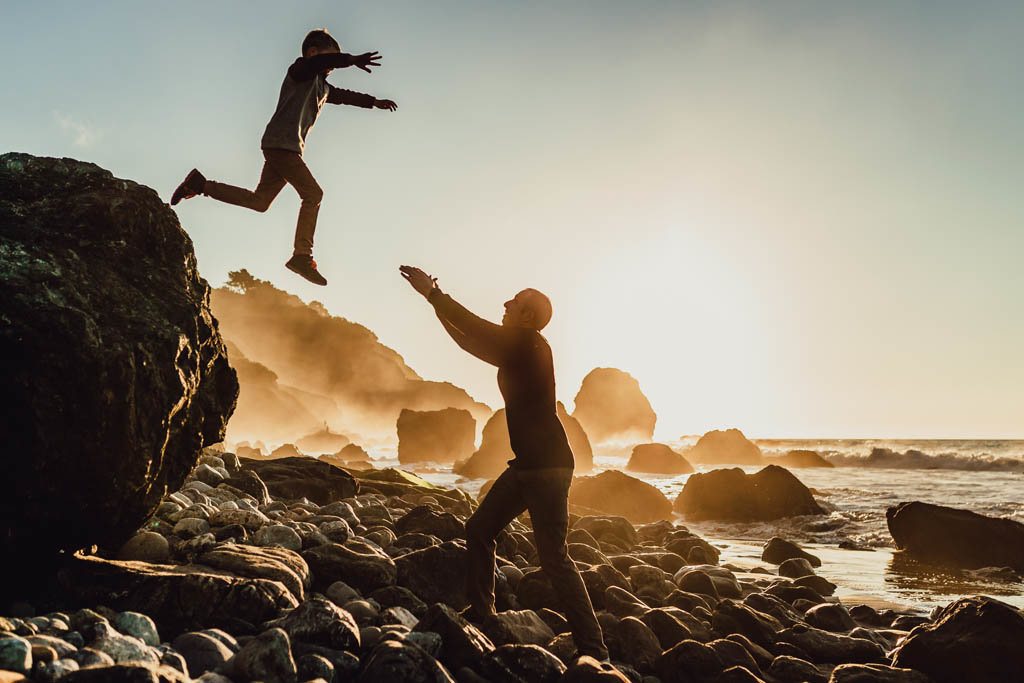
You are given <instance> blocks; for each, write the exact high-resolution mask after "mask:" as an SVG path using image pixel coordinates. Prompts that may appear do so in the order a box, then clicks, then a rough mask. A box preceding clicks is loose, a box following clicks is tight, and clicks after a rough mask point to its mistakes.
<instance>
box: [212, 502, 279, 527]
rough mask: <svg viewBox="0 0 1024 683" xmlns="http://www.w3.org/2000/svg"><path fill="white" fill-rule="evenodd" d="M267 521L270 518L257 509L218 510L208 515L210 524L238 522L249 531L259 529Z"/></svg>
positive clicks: (220, 524)
mask: <svg viewBox="0 0 1024 683" xmlns="http://www.w3.org/2000/svg"><path fill="white" fill-rule="evenodd" d="M240 505H241V504H240ZM269 523H270V519H268V518H267V516H266V515H265V514H263V513H262V512H260V511H259V510H242V509H239V510H218V511H217V512H215V513H214V514H213V515H211V516H210V526H227V525H229V524H240V525H242V526H244V527H245V528H246V529H248V530H249V531H253V530H255V529H259V528H260V527H261V526H263V525H264V524H269Z"/></svg>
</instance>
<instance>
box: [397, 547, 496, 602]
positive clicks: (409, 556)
mask: <svg viewBox="0 0 1024 683" xmlns="http://www.w3.org/2000/svg"><path fill="white" fill-rule="evenodd" d="M465 554H466V548H465V546H463V545H462V544H461V543H456V542H454V541H447V542H445V543H442V544H440V545H433V546H430V547H429V548H423V549H422V550H414V551H412V552H411V553H406V554H405V555H402V556H401V557H399V558H397V559H396V560H395V566H396V568H397V577H398V578H397V583H398V585H399V586H404V587H406V588H408V589H409V590H411V591H412V592H413V593H415V594H416V596H417V597H419V598H420V599H421V600H423V601H424V602H426V603H428V604H430V603H435V602H443V603H446V604H448V605H451V606H452V607H454V608H455V609H462V608H463V607H465V606H466V605H468V604H469V600H468V599H467V598H466V586H465V576H464V573H463V571H462V568H463V567H465ZM496 590H500V586H496Z"/></svg>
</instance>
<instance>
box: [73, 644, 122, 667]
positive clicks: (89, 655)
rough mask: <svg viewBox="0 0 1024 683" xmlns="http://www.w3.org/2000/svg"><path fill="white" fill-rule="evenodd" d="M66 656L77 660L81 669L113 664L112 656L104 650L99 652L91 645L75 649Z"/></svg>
mask: <svg viewBox="0 0 1024 683" xmlns="http://www.w3.org/2000/svg"><path fill="white" fill-rule="evenodd" d="M68 656H69V658H70V659H74V660H75V661H76V662H78V666H79V668H81V669H91V668H99V667H105V666H113V665H114V658H113V657H111V656H110V655H108V654H107V653H106V652H100V651H99V650H97V649H95V648H91V647H83V648H80V649H78V650H76V651H75V652H74V653H73V654H71V655H68Z"/></svg>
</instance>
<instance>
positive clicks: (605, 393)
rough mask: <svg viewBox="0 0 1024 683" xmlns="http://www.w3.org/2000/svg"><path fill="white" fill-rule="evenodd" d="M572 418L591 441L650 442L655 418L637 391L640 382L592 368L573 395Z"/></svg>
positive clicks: (613, 370)
mask: <svg viewBox="0 0 1024 683" xmlns="http://www.w3.org/2000/svg"><path fill="white" fill-rule="evenodd" d="M575 403H576V409H575V410H573V413H572V415H573V417H575V418H576V419H577V420H579V421H580V424H581V425H583V429H585V430H586V432H587V434H588V435H590V438H591V439H593V440H594V441H598V442H601V441H611V440H614V439H637V440H645V441H650V440H651V437H653V436H654V424H655V422H657V420H658V416H657V415H656V414H655V413H654V409H653V408H651V403H650V401H648V400H647V397H646V396H644V393H643V392H642V391H641V390H640V382H638V381H637V380H636V378H634V377H633V376H632V375H630V374H629V373H628V372H623V371H622V370H618V369H616V368H594V369H593V370H591V371H590V373H589V374H588V375H587V376H586V377H584V378H583V383H582V384H581V385H580V390H579V393H577V394H576V399H575Z"/></svg>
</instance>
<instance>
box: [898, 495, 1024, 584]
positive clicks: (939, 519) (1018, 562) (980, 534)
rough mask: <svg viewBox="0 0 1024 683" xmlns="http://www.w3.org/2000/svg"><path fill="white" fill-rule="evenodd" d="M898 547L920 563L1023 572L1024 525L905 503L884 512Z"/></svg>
mask: <svg viewBox="0 0 1024 683" xmlns="http://www.w3.org/2000/svg"><path fill="white" fill-rule="evenodd" d="M885 519H886V522H888V524H889V533H890V534H892V540H893V541H895V542H896V545H897V546H898V547H899V548H901V549H903V550H905V551H907V553H909V554H911V555H913V556H915V557H918V558H920V559H923V560H926V561H931V562H938V563H945V564H953V565H956V566H960V567H968V568H976V567H1013V568H1014V569H1016V570H1017V571H1024V524H1021V523H1020V522H1015V521H1013V520H1011V519H1000V518H994V517H985V516H984V515H979V514H977V513H975V512H970V511H968V510H958V509H956V508H948V507H943V506H941V505H931V504H929V503H920V502H917V501H915V502H912V503H900V504H899V505H896V506H894V507H891V508H889V509H888V510H886V511H885Z"/></svg>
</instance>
